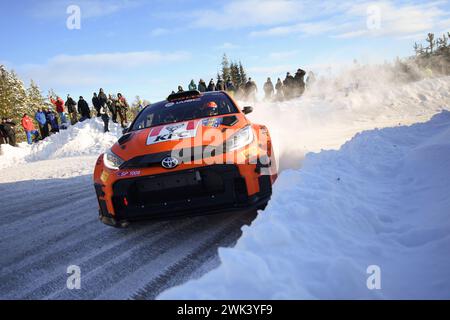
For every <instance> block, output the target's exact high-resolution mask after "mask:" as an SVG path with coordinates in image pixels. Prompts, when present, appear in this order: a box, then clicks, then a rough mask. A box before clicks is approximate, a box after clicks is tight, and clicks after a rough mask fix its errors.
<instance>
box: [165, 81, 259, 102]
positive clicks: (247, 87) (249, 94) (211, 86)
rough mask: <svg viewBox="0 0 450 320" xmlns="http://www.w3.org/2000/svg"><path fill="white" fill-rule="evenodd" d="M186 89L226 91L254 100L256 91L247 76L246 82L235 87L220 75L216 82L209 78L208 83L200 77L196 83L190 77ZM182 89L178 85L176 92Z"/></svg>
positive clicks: (237, 96) (252, 82) (240, 97)
mask: <svg viewBox="0 0 450 320" xmlns="http://www.w3.org/2000/svg"><path fill="white" fill-rule="evenodd" d="M188 89H189V90H198V91H200V92H210V91H227V92H228V93H230V94H231V95H232V96H235V97H236V98H238V99H243V100H255V99H256V93H257V91H258V88H257V86H256V83H255V81H253V80H252V78H249V79H248V81H247V82H245V83H243V84H242V85H240V86H237V87H236V86H235V85H234V83H233V81H232V80H231V78H230V77H229V78H227V80H223V79H222V77H220V76H219V77H218V79H217V83H215V82H214V79H211V80H210V81H209V83H208V84H206V82H205V81H204V80H203V79H200V81H199V82H198V84H195V81H194V80H193V79H192V80H191V82H190V83H189V85H188ZM183 91H184V89H183V87H182V86H178V92H183ZM172 93H175V91H172Z"/></svg>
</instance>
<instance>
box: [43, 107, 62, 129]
mask: <svg viewBox="0 0 450 320" xmlns="http://www.w3.org/2000/svg"><path fill="white" fill-rule="evenodd" d="M44 110H45V117H46V118H47V122H48V124H49V125H50V132H51V133H57V132H59V124H58V118H57V117H56V114H55V112H54V111H53V109H52V108H47V109H44Z"/></svg>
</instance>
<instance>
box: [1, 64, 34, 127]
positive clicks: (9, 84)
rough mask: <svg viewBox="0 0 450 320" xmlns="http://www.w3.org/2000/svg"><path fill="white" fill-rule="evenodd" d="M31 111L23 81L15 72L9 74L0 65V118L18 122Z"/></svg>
mask: <svg viewBox="0 0 450 320" xmlns="http://www.w3.org/2000/svg"><path fill="white" fill-rule="evenodd" d="M29 111H30V107H29V106H28V99H27V92H26V89H25V86H24V84H23V82H22V80H20V79H19V77H18V76H17V74H16V73H15V72H14V71H11V72H9V71H8V70H7V69H6V68H5V66H3V65H0V116H1V117H9V118H12V119H14V120H16V121H18V120H20V118H21V116H22V115H23V114H24V113H26V112H29Z"/></svg>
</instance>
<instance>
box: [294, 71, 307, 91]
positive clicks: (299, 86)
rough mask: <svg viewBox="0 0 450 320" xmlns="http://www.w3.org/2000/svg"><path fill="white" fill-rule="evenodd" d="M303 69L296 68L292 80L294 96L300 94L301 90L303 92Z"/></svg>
mask: <svg viewBox="0 0 450 320" xmlns="http://www.w3.org/2000/svg"><path fill="white" fill-rule="evenodd" d="M305 74H306V72H305V70H302V69H298V70H297V72H296V73H295V77H294V82H295V89H294V93H295V96H297V97H298V96H301V95H302V94H303V92H305Z"/></svg>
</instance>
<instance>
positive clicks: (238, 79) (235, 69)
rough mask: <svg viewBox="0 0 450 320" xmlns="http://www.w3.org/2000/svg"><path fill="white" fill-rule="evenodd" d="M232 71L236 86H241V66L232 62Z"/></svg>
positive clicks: (232, 78) (232, 79)
mask: <svg viewBox="0 0 450 320" xmlns="http://www.w3.org/2000/svg"><path fill="white" fill-rule="evenodd" d="M230 73H231V81H233V84H234V85H235V87H236V88H237V87H239V86H240V85H241V83H242V81H241V75H240V73H239V66H238V65H237V64H236V63H235V62H232V63H231V65H230Z"/></svg>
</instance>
